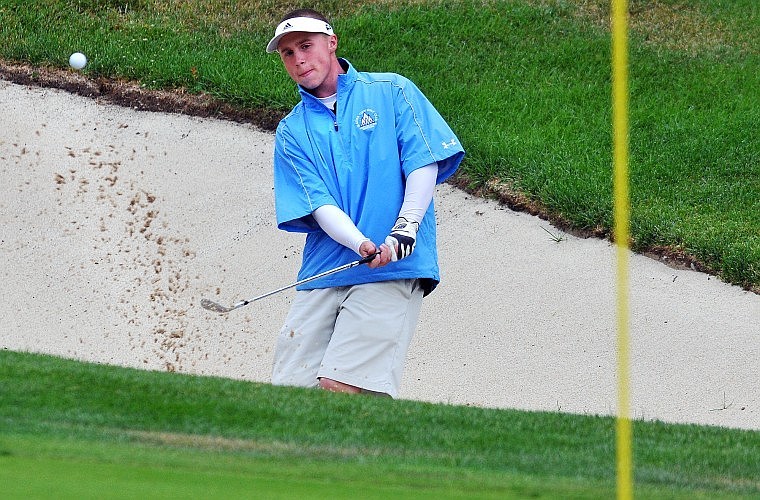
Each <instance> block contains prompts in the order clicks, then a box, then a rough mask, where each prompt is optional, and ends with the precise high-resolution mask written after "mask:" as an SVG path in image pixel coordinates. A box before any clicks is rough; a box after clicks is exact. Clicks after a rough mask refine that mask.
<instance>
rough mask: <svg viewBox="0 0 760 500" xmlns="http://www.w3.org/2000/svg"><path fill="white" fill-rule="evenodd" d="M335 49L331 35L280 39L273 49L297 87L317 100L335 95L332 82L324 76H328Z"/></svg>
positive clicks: (298, 34)
mask: <svg viewBox="0 0 760 500" xmlns="http://www.w3.org/2000/svg"><path fill="white" fill-rule="evenodd" d="M337 46H338V38H337V37H336V36H335V35H331V36H328V35H325V34H323V33H303V32H298V33H288V34H287V35H285V36H284V37H282V38H281V39H280V43H279V45H278V46H277V50H278V52H279V53H280V58H281V59H282V62H283V64H285V69H286V70H287V72H288V74H289V75H290V77H291V78H292V79H293V80H294V81H295V82H296V83H297V84H299V85H301V86H302V87H303V88H305V89H307V90H309V91H311V93H312V94H314V95H315V96H317V97H328V96H330V95H332V94H334V93H335V89H334V88H331V85H334V84H335V82H332V80H331V79H329V78H328V77H329V76H331V75H330V72H331V71H332V69H333V66H332V59H333V57H334V56H333V54H334V53H335V50H336V48H337ZM325 92H328V93H325ZM322 94H324V95H322Z"/></svg>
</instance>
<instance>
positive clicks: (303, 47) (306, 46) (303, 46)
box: [301, 43, 311, 50]
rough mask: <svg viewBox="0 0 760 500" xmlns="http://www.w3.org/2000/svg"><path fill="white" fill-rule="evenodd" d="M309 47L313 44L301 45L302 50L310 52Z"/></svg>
mask: <svg viewBox="0 0 760 500" xmlns="http://www.w3.org/2000/svg"><path fill="white" fill-rule="evenodd" d="M309 47H311V44H310V43H305V44H303V45H301V50H309Z"/></svg>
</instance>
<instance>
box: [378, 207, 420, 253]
mask: <svg viewBox="0 0 760 500" xmlns="http://www.w3.org/2000/svg"><path fill="white" fill-rule="evenodd" d="M419 228H420V225H419V224H418V223H417V222H414V221H408V220H406V219H405V218H404V217H399V218H398V219H396V225H394V226H393V229H391V234H389V235H388V236H387V237H386V238H385V244H386V245H388V246H389V247H390V248H391V262H396V261H397V260H401V259H403V258H405V257H409V256H410V255H412V252H413V251H414V246H415V245H416V244H417V231H418V230H419Z"/></svg>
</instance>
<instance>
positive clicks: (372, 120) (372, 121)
mask: <svg viewBox="0 0 760 500" xmlns="http://www.w3.org/2000/svg"><path fill="white" fill-rule="evenodd" d="M355 121H356V126H357V127H359V130H370V129H373V128H375V125H377V111H375V110H374V109H369V108H367V109H365V110H363V111H361V112H360V113H359V114H358V115H356V120H355Z"/></svg>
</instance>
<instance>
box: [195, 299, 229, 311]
mask: <svg viewBox="0 0 760 500" xmlns="http://www.w3.org/2000/svg"><path fill="white" fill-rule="evenodd" d="M201 307H202V308H204V309H207V310H209V311H213V312H217V313H227V312H230V311H232V310H233V309H234V307H224V306H223V305H221V304H217V303H216V302H213V301H211V300H208V299H201Z"/></svg>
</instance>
